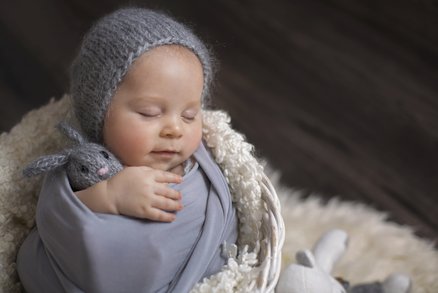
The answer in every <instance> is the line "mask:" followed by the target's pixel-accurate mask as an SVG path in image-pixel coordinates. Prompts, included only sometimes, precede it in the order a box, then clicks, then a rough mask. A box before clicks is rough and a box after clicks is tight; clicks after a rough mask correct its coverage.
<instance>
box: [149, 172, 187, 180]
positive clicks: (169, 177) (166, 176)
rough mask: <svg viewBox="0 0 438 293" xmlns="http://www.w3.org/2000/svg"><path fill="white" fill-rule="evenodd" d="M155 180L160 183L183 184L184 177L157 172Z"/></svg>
mask: <svg viewBox="0 0 438 293" xmlns="http://www.w3.org/2000/svg"><path fill="white" fill-rule="evenodd" d="M155 180H156V181H157V182H160V183H181V182H182V177H181V176H180V175H177V174H174V173H170V172H166V171H157V175H156V177H155Z"/></svg>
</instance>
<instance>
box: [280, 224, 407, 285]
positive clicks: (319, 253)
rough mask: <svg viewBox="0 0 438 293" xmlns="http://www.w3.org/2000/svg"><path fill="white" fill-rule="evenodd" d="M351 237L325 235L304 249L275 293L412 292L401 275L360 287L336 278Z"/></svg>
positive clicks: (281, 277)
mask: <svg viewBox="0 0 438 293" xmlns="http://www.w3.org/2000/svg"><path fill="white" fill-rule="evenodd" d="M347 243H348V235H347V233H345V232H344V231H342V230H332V231H329V232H327V233H326V234H324V235H323V236H322V237H321V238H320V240H319V241H318V242H317V243H316V245H315V246H314V248H313V249H312V251H310V250H302V251H298V252H297V254H296V256H295V257H296V263H295V264H291V265H289V266H288V267H286V269H285V270H284V271H283V272H282V274H281V276H280V279H279V281H278V284H277V287H276V293H409V292H410V287H411V281H410V279H409V277H407V276H405V275H402V274H392V275H390V276H389V277H388V278H386V279H385V281H384V282H382V283H381V282H375V283H370V284H360V285H356V286H353V287H351V288H350V287H349V283H348V282H345V281H343V280H340V279H339V280H338V279H335V278H333V277H332V276H331V274H330V273H331V271H332V268H333V266H334V265H335V264H336V262H337V261H338V260H339V259H340V258H341V256H342V255H343V254H344V252H345V250H346V248H347Z"/></svg>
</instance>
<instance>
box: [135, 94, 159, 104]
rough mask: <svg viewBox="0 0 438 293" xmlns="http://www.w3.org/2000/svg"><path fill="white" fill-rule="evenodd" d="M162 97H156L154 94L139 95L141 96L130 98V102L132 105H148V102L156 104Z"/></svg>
mask: <svg viewBox="0 0 438 293" xmlns="http://www.w3.org/2000/svg"><path fill="white" fill-rule="evenodd" d="M162 100H163V99H162V98H160V97H156V96H141V97H135V98H133V99H132V100H131V104H134V105H139V106H141V105H150V104H157V103H160V102H162Z"/></svg>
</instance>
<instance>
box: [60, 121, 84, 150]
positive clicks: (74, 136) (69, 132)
mask: <svg viewBox="0 0 438 293" xmlns="http://www.w3.org/2000/svg"><path fill="white" fill-rule="evenodd" d="M56 127H57V128H58V129H59V131H61V132H62V133H63V134H64V135H65V136H67V137H68V138H70V139H71V140H72V141H74V142H76V143H77V144H84V143H85V142H86V140H85V139H84V137H83V136H82V135H81V134H80V133H79V132H78V131H77V130H76V129H74V128H73V127H71V125H69V124H68V123H67V122H65V121H61V122H60V123H59V124H58V125H57V126H56Z"/></svg>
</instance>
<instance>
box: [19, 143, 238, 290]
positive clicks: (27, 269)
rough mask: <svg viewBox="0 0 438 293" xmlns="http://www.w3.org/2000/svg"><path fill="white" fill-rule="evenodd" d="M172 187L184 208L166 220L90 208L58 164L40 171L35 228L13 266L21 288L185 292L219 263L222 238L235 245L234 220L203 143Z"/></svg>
mask: <svg viewBox="0 0 438 293" xmlns="http://www.w3.org/2000/svg"><path fill="white" fill-rule="evenodd" d="M194 156H195V158H196V161H197V164H195V166H194V167H193V168H192V170H191V171H190V172H189V173H188V174H186V175H185V176H184V180H183V182H182V183H181V184H178V185H174V186H173V188H175V189H177V190H180V191H181V193H182V194H183V205H184V209H183V210H181V211H180V212H178V213H177V217H176V220H175V221H174V222H172V223H161V222H153V221H148V220H142V219H136V218H130V217H125V216H120V215H109V214H99V213H93V212H92V211H90V210H89V209H88V208H87V207H86V206H85V205H83V204H82V202H81V201H80V200H79V199H78V198H77V197H76V196H75V194H74V193H73V191H72V190H71V188H70V185H69V183H68V179H67V177H66V174H65V172H64V171H63V170H62V169H57V170H55V171H53V172H51V173H49V174H48V175H47V176H46V179H45V181H44V184H43V187H42V190H41V193H40V197H39V201H38V206H37V214H36V222H37V229H35V230H34V231H32V233H31V234H30V235H29V237H28V238H27V239H26V241H25V242H24V244H23V246H22V247H21V248H20V252H19V256H18V260H17V265H18V272H19V275H20V279H21V281H22V283H23V285H24V287H25V289H26V291H27V292H29V293H32V292H96V293H98V292H105V293H107V292H188V291H189V290H190V289H191V288H192V287H193V286H194V285H195V284H196V283H197V282H198V281H200V280H201V279H202V278H204V277H207V276H209V275H210V274H212V273H215V272H217V271H219V270H220V269H221V267H222V266H223V265H224V264H225V262H226V260H225V259H223V258H222V257H221V254H220V251H221V244H222V243H223V242H224V241H225V242H227V243H235V241H236V239H237V218H236V214H235V210H234V208H233V206H232V203H231V196H230V193H229V190H228V186H227V183H226V180H225V178H224V176H223V174H222V172H221V171H220V169H219V167H218V166H217V165H216V163H215V162H214V160H213V158H212V157H211V155H210V154H209V152H208V151H207V149H206V148H205V147H204V146H203V145H202V144H201V146H200V147H199V148H198V150H197V151H196V152H195V155H194Z"/></svg>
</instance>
